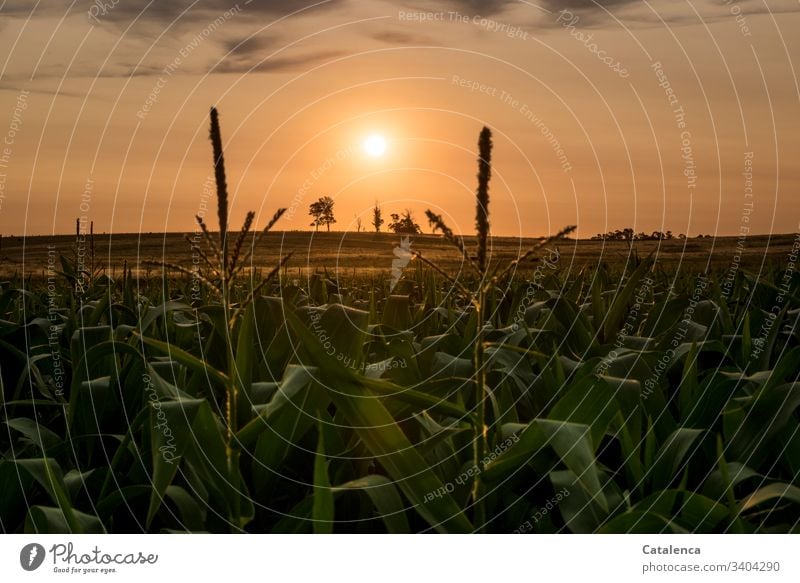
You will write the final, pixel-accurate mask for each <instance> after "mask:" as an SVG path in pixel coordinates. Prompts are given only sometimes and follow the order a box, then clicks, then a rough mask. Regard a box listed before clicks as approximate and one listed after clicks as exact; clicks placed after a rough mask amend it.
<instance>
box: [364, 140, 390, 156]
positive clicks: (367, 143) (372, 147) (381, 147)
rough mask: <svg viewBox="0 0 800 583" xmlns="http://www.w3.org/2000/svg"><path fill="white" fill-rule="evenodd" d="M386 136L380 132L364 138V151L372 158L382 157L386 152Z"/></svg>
mask: <svg viewBox="0 0 800 583" xmlns="http://www.w3.org/2000/svg"><path fill="white" fill-rule="evenodd" d="M386 148H387V144H386V138H384V137H383V136H382V135H380V134H372V135H371V136H369V137H367V139H366V140H364V152H366V153H367V156H370V157H371V158H380V157H381V156H383V155H384V154H385V153H386Z"/></svg>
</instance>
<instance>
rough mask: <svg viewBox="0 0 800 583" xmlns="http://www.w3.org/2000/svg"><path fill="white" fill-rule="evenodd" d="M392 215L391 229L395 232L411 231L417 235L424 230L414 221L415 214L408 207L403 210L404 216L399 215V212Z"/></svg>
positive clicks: (410, 232)
mask: <svg viewBox="0 0 800 583" xmlns="http://www.w3.org/2000/svg"><path fill="white" fill-rule="evenodd" d="M391 217H392V222H391V223H389V230H391V231H392V232H394V233H409V234H412V235H416V234H417V233H421V232H422V229H421V228H420V226H419V225H418V224H417V223H415V222H414V216H413V215H412V214H411V211H410V210H408V209H406V210H405V211H404V212H403V214H402V216H401V215H398V214H397V213H392V214H391Z"/></svg>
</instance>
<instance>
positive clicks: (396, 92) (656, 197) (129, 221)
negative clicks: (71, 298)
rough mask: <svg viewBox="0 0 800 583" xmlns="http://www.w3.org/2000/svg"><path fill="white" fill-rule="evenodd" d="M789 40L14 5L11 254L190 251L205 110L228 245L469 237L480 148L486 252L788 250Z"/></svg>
mask: <svg viewBox="0 0 800 583" xmlns="http://www.w3.org/2000/svg"><path fill="white" fill-rule="evenodd" d="M34 4H35V6H34ZM797 30H800V4H798V2H797V1H796V0H792V1H789V0H770V1H764V0H760V1H758V0H738V1H737V0H692V1H683V0H637V1H627V0H604V1H593V0H564V1H558V0H540V1H538V2H537V1H526V0H519V1H517V0H495V1H477V0H463V1H457V0H451V1H438V2H430V1H427V2H423V1H421V0H420V1H412V0H408V1H405V2H389V1H381V0H359V1H356V0H321V1H318V2H313V3H312V2H309V1H308V0H299V1H277V0H250V1H248V0H239V2H238V3H236V2H234V1H232V0H197V1H194V2H191V1H188V0H176V1H172V0H171V1H170V2H157V1H155V0H152V1H149V2H147V1H145V0H96V2H94V3H91V2H85V1H77V0H76V1H73V2H59V1H56V0H48V1H46V2H45V1H39V2H32V1H31V0H11V1H9V0H5V1H4V0H0V63H2V64H1V65H0V67H1V68H0V140H2V143H0V233H2V234H4V235H10V234H17V235H19V234H23V233H27V234H50V233H68V232H71V231H73V230H74V225H75V219H76V218H78V217H81V216H85V217H87V218H88V219H90V220H93V221H94V224H95V230H96V231H98V232H101V231H105V232H114V233H119V232H139V231H165V230H168V231H178V230H190V229H191V228H192V225H193V222H192V217H193V215H194V214H196V213H197V212H198V211H200V210H202V208H203V205H204V204H206V202H207V198H208V197H207V192H206V193H205V194H204V190H205V191H207V187H204V183H206V181H207V177H208V176H209V174H210V171H211V150H210V145H209V142H208V110H209V107H210V106H212V105H216V106H217V107H218V108H219V111H220V117H221V122H222V131H223V139H224V142H225V146H226V162H227V167H228V175H229V184H230V187H231V191H232V196H233V205H232V206H233V209H232V213H231V215H232V219H231V221H232V224H233V225H234V226H235V225H237V224H239V223H240V221H241V218H242V217H243V216H244V214H245V212H246V211H247V210H249V209H253V210H256V211H257V212H258V219H257V220H258V222H259V224H264V222H265V221H266V220H267V219H268V218H269V217H270V216H271V215H272V213H273V211H274V209H275V208H277V207H279V206H284V207H289V208H290V213H289V215H288V216H287V218H285V219H284V220H283V221H282V226H283V227H284V228H286V229H307V228H309V222H310V219H309V217H308V215H307V210H308V205H309V204H310V203H311V202H313V200H315V199H316V198H318V197H320V196H323V195H329V196H331V197H333V198H334V199H335V200H336V206H335V211H336V216H337V219H338V222H337V224H336V225H335V226H334V228H336V229H340V230H350V229H355V228H356V226H355V221H356V217H358V216H361V217H363V222H364V223H365V224H366V223H367V222H368V215H369V212H370V209H371V207H372V206H373V205H374V203H375V201H376V200H377V201H378V202H379V203H380V204H381V206H382V207H383V208H384V209H385V212H386V213H387V214H388V213H390V212H399V211H401V210H402V209H404V208H409V209H411V210H412V211H414V213H415V215H416V216H417V218H418V219H419V220H420V223H422V224H423V226H424V227H427V225H425V224H424V222H423V221H422V217H423V212H424V210H425V209H426V208H430V209H433V210H435V211H436V212H438V213H442V214H444V216H445V217H447V218H448V222H449V223H450V224H451V225H453V226H454V229H455V230H464V231H469V230H471V228H472V223H473V209H472V197H473V192H474V188H475V183H476V180H475V172H476V163H475V157H476V151H477V144H476V140H477V136H478V133H479V131H480V129H481V127H482V126H483V125H487V126H489V127H490V128H492V130H493V132H494V141H495V147H494V160H493V163H494V166H493V170H494V178H493V182H492V213H493V215H492V219H493V228H494V231H495V233H496V234H499V235H518V234H522V235H539V234H543V233H546V232H553V231H556V230H558V229H559V228H560V227H562V226H564V225H567V224H577V225H578V226H579V234H580V236H591V235H593V234H595V233H597V232H601V231H602V232H605V231H608V230H614V229H620V228H624V227H628V226H630V227H633V228H634V229H635V230H636V231H646V232H650V231H653V230H672V231H673V232H675V233H688V234H690V235H697V234H699V233H704V234H710V233H716V234H719V235H733V234H738V233H739V232H740V230H741V229H742V228H743V227H744V228H747V229H750V231H749V232H750V233H751V234H752V233H756V232H758V233H770V232H771V233H778V232H781V233H785V232H795V231H797V230H798V221H800V196H798V188H800V161H799V160H798V158H800V156H798V152H800V143H798V142H800V92H799V91H798V81H797V75H796V70H795V61H796V60H797V57H798V55H800V38H798V35H797V33H796V31H797ZM372 135H379V136H382V137H383V139H385V141H386V144H387V148H386V152H385V153H384V154H383V155H382V156H371V155H370V154H369V153H368V152H366V151H365V150H364V147H363V143H364V141H365V140H366V139H367V138H368V137H369V136H372ZM209 202H210V201H209ZM426 230H427V229H426Z"/></svg>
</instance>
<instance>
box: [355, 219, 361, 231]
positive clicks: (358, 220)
mask: <svg viewBox="0 0 800 583" xmlns="http://www.w3.org/2000/svg"><path fill="white" fill-rule="evenodd" d="M360 232H361V217H356V233H360Z"/></svg>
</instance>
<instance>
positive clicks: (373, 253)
mask: <svg viewBox="0 0 800 583" xmlns="http://www.w3.org/2000/svg"><path fill="white" fill-rule="evenodd" d="M86 239H87V241H86V243H85V245H86V249H85V253H86V261H87V267H88V266H89V263H90V262H91V245H90V243H89V240H88V239H89V238H88V236H87V238H86ZM793 240H794V235H772V236H767V235H759V236H752V237H748V238H747V239H746V240H745V241H744V242H743V245H744V248H743V252H742V253H741V263H740V267H743V268H745V269H748V270H751V271H755V272H758V271H759V270H760V269H761V268H762V266H765V267H766V266H769V265H771V264H782V263H785V262H786V257H787V255H788V253H789V251H790V249H791V246H792V242H793ZM399 242H400V235H395V234H390V233H380V234H374V233H352V232H349V233H347V232H330V233H323V232H319V233H314V232H310V231H292V232H276V233H269V234H268V235H267V236H266V237H264V239H262V241H261V243H260V244H259V248H258V249H256V252H255V253H254V254H253V260H252V267H253V268H256V269H263V268H271V267H272V266H273V265H274V264H275V262H276V260H277V259H278V257H279V256H281V255H283V254H286V253H288V252H294V256H293V257H292V259H291V260H290V262H289V264H288V266H289V271H290V272H297V271H298V270H299V271H302V272H303V273H308V272H313V271H316V270H322V269H327V270H328V271H329V272H331V273H337V275H338V277H346V276H348V275H353V274H361V275H364V274H368V273H373V272H379V273H380V272H387V273H388V272H389V271H390V269H391V265H392V258H393V249H394V248H395V247H396V246H397V245H398V244H399ZM533 242H534V240H533V239H518V238H513V237H496V238H493V239H492V260H493V261H501V262H507V261H508V260H510V259H512V258H515V257H517V255H518V254H519V252H520V250H524V249H526V248H527V247H529V246H530V245H531V243H533ZM467 243H468V245H472V244H474V242H473V241H472V240H471V238H467ZM737 244H739V239H738V238H737V237H718V238H710V237H706V238H702V239H699V238H693V239H686V240H678V239H671V240H665V241H635V242H634V243H633V246H631V245H630V244H629V243H627V242H623V241H593V240H565V241H562V242H560V243H559V244H558V245H557V247H558V250H559V253H560V255H561V262H560V263H561V267H562V269H580V268H582V267H584V266H591V265H597V264H598V263H600V262H602V263H606V264H608V265H611V266H613V265H622V264H624V263H625V262H626V261H627V260H628V258H629V257H630V254H631V249H633V250H635V251H636V252H637V253H638V254H639V256H644V255H648V254H650V253H654V254H655V257H656V261H657V263H658V264H660V265H662V266H664V267H668V268H669V269H676V268H680V267H683V268H685V269H689V270H695V271H703V270H705V269H706V268H710V269H711V270H721V271H724V270H726V269H728V267H729V266H730V265H731V264H732V262H733V261H735V260H736V254H737ZM740 248H741V247H740ZM412 249H414V250H417V251H421V252H422V253H423V254H424V255H425V256H426V257H428V258H430V259H433V260H435V261H436V262H437V263H438V264H440V265H442V266H444V267H446V268H447V269H448V270H450V271H452V272H453V273H456V272H458V270H459V268H460V265H459V259H458V256H457V254H456V253H454V252H453V250H452V247H450V246H449V245H448V244H447V243H446V242H445V241H444V240H443V239H442V238H441V237H439V236H437V235H416V236H413V237H412ZM51 250H53V251H55V256H56V257H58V256H59V255H61V254H63V255H65V256H67V257H69V258H72V257H74V256H75V254H76V253H77V245H76V240H75V237H74V236H70V235H62V236H52V237H51V236H38V237H28V238H26V239H23V238H21V237H3V239H2V249H1V250H0V275H1V276H2V277H5V278H8V277H13V276H15V275H16V276H21V275H24V276H25V277H33V278H34V279H38V278H40V277H42V275H43V274H44V273H45V270H46V268H47V261H48V252H49V251H51ZM148 260H151V261H152V260H157V261H165V262H168V263H176V264H179V265H184V266H190V265H191V263H192V255H191V252H190V250H189V245H188V243H187V242H186V241H185V239H184V235H183V234H181V233H146V234H141V235H140V234H120V235H112V236H109V235H105V234H98V235H95V237H94V262H95V267H98V268H104V269H105V270H106V273H108V274H109V275H111V276H112V277H113V276H115V275H119V274H120V273H121V269H122V266H123V264H124V263H125V262H127V264H128V266H129V267H132V268H133V270H134V273H137V274H138V275H139V276H146V275H148V274H154V271H153V270H152V268H151V269H149V270H148V268H147V267H146V266H141V263H142V262H145V261H148ZM532 266H533V264H531V266H530V267H532Z"/></svg>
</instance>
